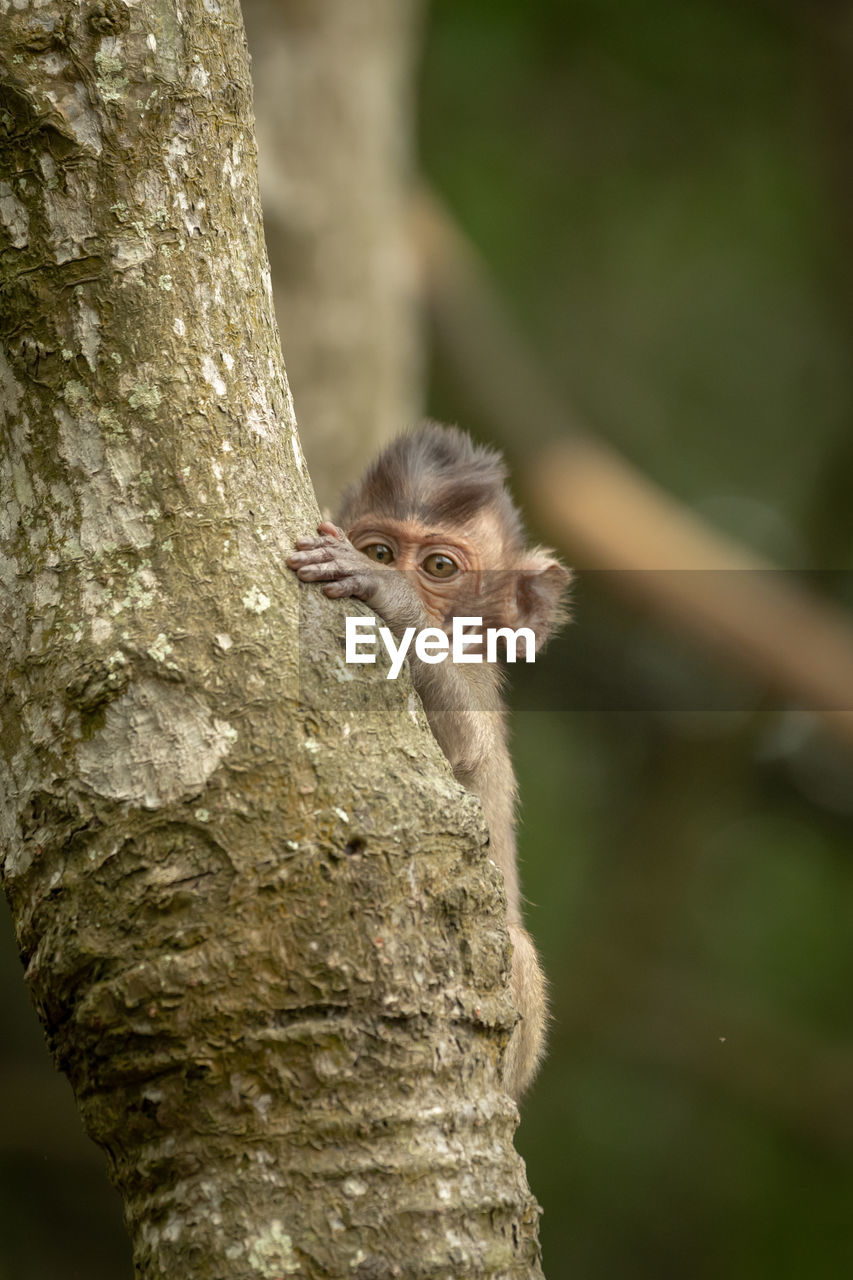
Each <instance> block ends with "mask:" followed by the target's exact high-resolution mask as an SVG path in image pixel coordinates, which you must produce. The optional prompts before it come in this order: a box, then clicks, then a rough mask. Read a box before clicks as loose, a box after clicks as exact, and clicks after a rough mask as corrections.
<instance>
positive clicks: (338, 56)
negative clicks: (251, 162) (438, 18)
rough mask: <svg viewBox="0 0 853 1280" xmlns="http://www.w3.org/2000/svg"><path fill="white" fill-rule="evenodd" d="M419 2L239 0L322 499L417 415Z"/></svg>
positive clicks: (293, 354) (270, 227)
mask: <svg viewBox="0 0 853 1280" xmlns="http://www.w3.org/2000/svg"><path fill="white" fill-rule="evenodd" d="M422 9H423V0H358V3H353V0H247V2H246V3H245V4H244V12H245V15H246V26H247V31H248V36H249V47H250V49H251V51H252V75H253V79H254V84H255V102H256V111H257V119H258V143H259V148H260V158H261V192H262V195H263V204H264V222H265V225H266V231H267V241H268V245H269V254H270V262H271V264H272V273H273V283H274V286H275V299H276V308H277V312H278V322H279V326H280V328H281V332H282V338H283V341H284V348H285V351H286V352H287V368H288V373H289V376H290V381H291V386H292V387H293V396H294V401H295V404H296V411H297V414H298V416H299V427H300V433H301V436H302V440H303V443H304V445H305V452H306V456H307V458H308V465H309V467H310V470H311V476H312V478H313V480H314V484H315V485H316V488H317V494H318V496H319V498H320V501H321V503H323V504H324V505H328V504H331V503H334V501H335V500H336V498H337V496H338V495H339V494H340V492H341V490H342V489H343V487H344V485H345V484H348V483H350V482H351V481H352V479H353V477H354V476H357V475H360V474H361V472H362V470H363V469H364V465H365V463H366V462H367V461H368V459H369V458H371V457H373V456H374V455H375V454H376V453H377V451H378V448H379V446H380V445H381V444H384V443H386V442H387V440H388V439H389V438H390V437H391V436H392V435H394V434H395V433H396V432H398V431H399V430H400V429H401V427H404V426H408V425H410V424H412V423H413V422H415V421H417V419H418V418H419V417H420V414H421V410H422V397H421V391H422V388H421V377H420V375H421V368H420V341H419V339H420V333H419V311H418V301H417V297H416V293H417V288H416V284H417V282H416V272H415V265H414V262H413V257H412V252H411V246H410V240H409V224H408V217H407V215H408V205H409V196H410V185H411V155H412V150H413V136H412V135H413V133H414V106H413V99H414V87H415V83H416V75H415V62H416V53H417V47H418V36H419V34H420V25H421V23H420V19H421V16H422Z"/></svg>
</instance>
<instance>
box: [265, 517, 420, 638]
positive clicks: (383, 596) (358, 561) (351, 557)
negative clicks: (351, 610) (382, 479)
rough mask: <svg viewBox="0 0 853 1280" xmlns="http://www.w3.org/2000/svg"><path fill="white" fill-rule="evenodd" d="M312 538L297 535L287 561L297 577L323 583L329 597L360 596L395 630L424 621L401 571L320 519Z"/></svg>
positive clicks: (414, 594) (417, 598) (326, 521)
mask: <svg viewBox="0 0 853 1280" xmlns="http://www.w3.org/2000/svg"><path fill="white" fill-rule="evenodd" d="M317 534H318V536H317V537H316V538H298V539H297V541H296V550H295V551H292V552H291V553H290V555H289V556H288V557H287V564H288V566H289V567H290V568H291V569H293V570H294V572H295V573H296V576H297V577H298V578H299V579H300V581H301V582H321V583H323V584H324V585H323V591H324V593H325V594H326V595H327V596H329V598H330V599H332V600H341V599H343V598H345V597H347V596H351V597H354V598H355V599H356V600H363V601H364V603H365V604H366V605H368V606H369V608H371V609H373V611H374V612H375V613H378V614H379V616H380V617H381V618H382V619H383V620H384V621H385V622H386V623H387V624H388V626H389V627H390V628H391V630H392V632H394V633H395V634H396V633H397V632H398V630H399V631H400V633H402V631H403V630H405V628H406V627H411V626H413V627H416V628H422V627H424V626H427V625H428V620H427V618H426V614H425V612H424V607H423V605H422V603H421V601H420V598H419V596H418V595H417V593H416V591H415V590H414V588H413V587H412V586H411V585H410V583H409V582H407V581H406V576H405V574H402V573H399V572H398V571H397V570H395V569H391V568H389V567H388V566H386V565H383V564H380V563H379V562H378V561H376V560H371V559H370V557H369V556H366V555H365V554H364V552H363V551H358V550H356V548H355V547H354V546H353V545H352V543H351V542H350V540H349V538H348V537H347V535H346V534H345V533H344V531H343V529H339V528H338V526H337V525H335V524H331V523H330V522H329V521H328V520H324V521H323V522H322V524H319V525H318V526H317Z"/></svg>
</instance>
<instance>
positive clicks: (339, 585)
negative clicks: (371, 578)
mask: <svg viewBox="0 0 853 1280" xmlns="http://www.w3.org/2000/svg"><path fill="white" fill-rule="evenodd" d="M323 592H324V594H325V595H327V596H328V597H329V599H330V600H342V599H343V598H344V596H355V597H356V598H358V599H363V598H364V587H363V585H362V583H361V580H360V579H359V578H357V577H356V576H355V575H354V574H348V575H347V577H345V578H337V579H336V580H335V581H334V582H328V583H327V584H326V586H325V587H324V588H323Z"/></svg>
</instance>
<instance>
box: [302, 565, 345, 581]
mask: <svg viewBox="0 0 853 1280" xmlns="http://www.w3.org/2000/svg"><path fill="white" fill-rule="evenodd" d="M342 573H343V570H342V569H341V567H340V565H336V564H334V563H333V562H332V561H331V560H322V561H320V562H319V563H318V564H302V565H300V566H299V567H298V569H297V570H296V576H297V578H299V579H300V581H302V582H333V581H334V580H335V579H336V578H340V577H341V575H342Z"/></svg>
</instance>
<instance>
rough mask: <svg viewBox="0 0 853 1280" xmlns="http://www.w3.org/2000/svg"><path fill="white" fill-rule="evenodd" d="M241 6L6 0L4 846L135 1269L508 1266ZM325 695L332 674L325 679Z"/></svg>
mask: <svg viewBox="0 0 853 1280" xmlns="http://www.w3.org/2000/svg"><path fill="white" fill-rule="evenodd" d="M251 125H252V122H251V98H250V88H249V76H248V66H247V59H246V54H245V46H244V40H243V35H242V27H241V23H240V14H239V8H238V6H237V4H236V0H182V3H180V4H178V3H176V2H175V0H156V2H155V0H150V2H146V0H126V2H125V0H104V2H103V3H85V4H84V3H67V2H63V3H51V2H50V0H48V3H35V0H33V3H27V2H26V0H0V228H2V233H3V237H4V238H3V239H2V240H0V289H2V298H3V305H2V308H0V419H2V431H0V492H2V501H0V590H2V593H3V602H4V608H3V611H2V614H0V646H1V647H2V653H3V654H4V655H5V657H4V664H3V699H2V734H0V792H1V793H2V801H0V837H1V838H2V846H0V859H2V876H3V883H4V887H5V890H6V893H7V895H8V898H9V901H10V904H11V906H12V911H13V915H14V919H15V925H16V930H17V935H18V941H19V945H20V949H21V955H22V959H23V961H24V964H25V968H26V979H27V983H28V986H29V989H30V991H31V993H32V996H33V999H34V1001H35V1003H36V1006H37V1007H38V1009H39V1012H40V1014H41V1017H42V1020H43V1023H44V1026H45V1029H46V1032H47V1035H48V1039H49V1042H50V1044H51V1048H52V1050H53V1053H54V1055H55V1058H56V1061H57V1063H58V1064H59V1065H60V1066H61V1067H62V1069H63V1070H65V1071H66V1072H67V1074H68V1076H69V1078H70V1079H71V1082H72V1085H73V1087H74V1090H75V1094H76V1097H77V1101H78V1104H79V1107H80V1111H81V1114H82V1117H83V1121H84V1124H85V1125H86V1127H87V1129H88V1131H89V1132H90V1133H91V1134H92V1136H93V1137H94V1138H95V1139H96V1140H97V1141H98V1142H99V1143H100V1144H101V1145H102V1147H103V1148H104V1150H105V1151H106V1153H107V1157H108V1160H109V1164H110V1168H111V1171H112V1175H113V1177H114V1179H115V1181H116V1183H117V1184H118V1186H119V1188H120V1190H121V1193H122V1196H123V1199H124V1205H125V1213H126V1217H127V1221H128V1226H129V1229H130V1233H131V1237H132V1241H133V1248H134V1259H135V1266H136V1272H137V1275H138V1277H140V1280H153V1278H154V1277H162V1276H167V1275H168V1276H174V1275H190V1274H191V1275H193V1276H194V1277H198V1278H199V1280H204V1277H208V1276H209V1277H214V1276H215V1277H219V1278H221V1277H227V1278H228V1280H231V1278H232V1277H233V1278H237V1277H239V1278H241V1280H242V1278H244V1277H246V1278H248V1277H255V1276H272V1275H282V1274H294V1275H305V1276H309V1277H310V1276H318V1277H319V1276H326V1275H344V1274H346V1275H355V1276H358V1275H363V1276H386V1275H387V1276H392V1275H407V1276H410V1275H411V1276H466V1277H474V1276H519V1277H520V1276H533V1275H537V1274H539V1271H538V1263H537V1261H536V1258H537V1245H536V1229H535V1220H536V1207H535V1203H534V1202H533V1200H532V1199H531V1197H530V1193H529V1191H528V1190H527V1187H526V1183H525V1181H524V1174H523V1169H522V1167H521V1164H520V1161H519V1160H518V1157H517V1156H516V1155H515V1153H514V1152H513V1150H512V1145H511V1135H512V1131H513V1129H514V1126H515V1123H516V1113H515V1108H514V1106H513V1105H512V1103H511V1102H510V1101H509V1100H508V1099H507V1098H506V1097H505V1095H504V1094H503V1093H502V1091H501V1090H500V1088H499V1087H498V1063H499V1055H500V1052H501V1049H502V1046H503V1045H504V1044H505V1042H506V1039H507V1036H508V1033H509V1030H510V1028H511V1026H512V1022H513V1012H512V1010H511V1008H510V1005H509V1001H508V994H507V989H506V970H507V961H508V944H507V938H506V931H505V927H504V920H503V907H502V901H501V888H500V885H499V883H498V876H497V872H496V871H495V869H494V867H492V865H491V863H490V862H489V860H488V857H487V848H486V839H485V832H484V828H483V825H482V816H481V814H480V811H479V807H478V805H477V804H476V802H475V801H474V800H473V798H472V797H470V796H468V795H467V794H466V793H464V792H463V791H462V790H461V789H460V788H459V787H458V786H457V785H456V784H455V783H454V782H453V780H452V777H451V776H450V774H449V771H448V769H447V766H446V763H445V762H444V761H443V759H442V757H441V755H440V753H439V752H438V749H437V747H436V746H435V744H434V742H433V741H432V740H431V738H430V737H429V735H428V732H427V729H426V725H425V721H424V718H423V715H422V713H421V711H420V708H419V706H418V705H417V704H416V702H415V701H414V700H413V695H412V692H411V688H410V686H408V685H407V683H406V682H405V681H403V680H401V681H398V682H396V683H391V682H385V681H383V680H382V672H381V671H378V672H374V671H373V670H369V671H364V670H361V671H359V672H358V673H357V674H356V675H355V676H354V677H353V678H352V679H349V678H342V675H341V673H342V672H344V674H345V676H346V677H349V676H350V675H351V674H352V673H351V672H350V671H349V670H345V669H344V668H343V667H342V664H341V660H340V659H341V652H342V637H343V611H342V608H341V607H340V606H336V605H332V604H331V603H330V602H328V601H326V600H325V598H324V597H322V596H321V595H320V594H319V593H315V592H313V591H308V592H304V593H300V591H299V589H298V586H297V584H296V582H295V581H294V580H293V579H292V578H291V576H290V575H289V574H288V573H287V571H286V569H285V568H284V556H285V554H286V552H287V550H288V549H289V547H290V546H291V544H292V540H293V537H294V536H295V534H296V533H298V532H302V531H304V530H305V529H306V528H310V527H311V525H312V524H313V523H314V522H315V521H316V519H317V510H316V504H315V503H314V499H313V495H312V493H311V489H310V484H309V481H308V478H307V474H306V471H305V466H304V461H303V459H302V455H301V450H300V447H299V442H298V438H297V435H296V427H295V422H294V418H293V411H292V404H291V400H290V395H289V391H288V388H287V382H286V378H285V375H284V369H283V366H282V363H281V357H280V351H279V343H278V334H277V330H276V325H275V319H274V315H273V310H272V302H271V293H270V288H269V273H268V270H267V266H266V257H265V252H264V247H263V233H262V228H261V219H260V210H259V204H258V197H257V186H256V177H255V155H254V142H253V136H252V127H251ZM336 677H337V678H336Z"/></svg>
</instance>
